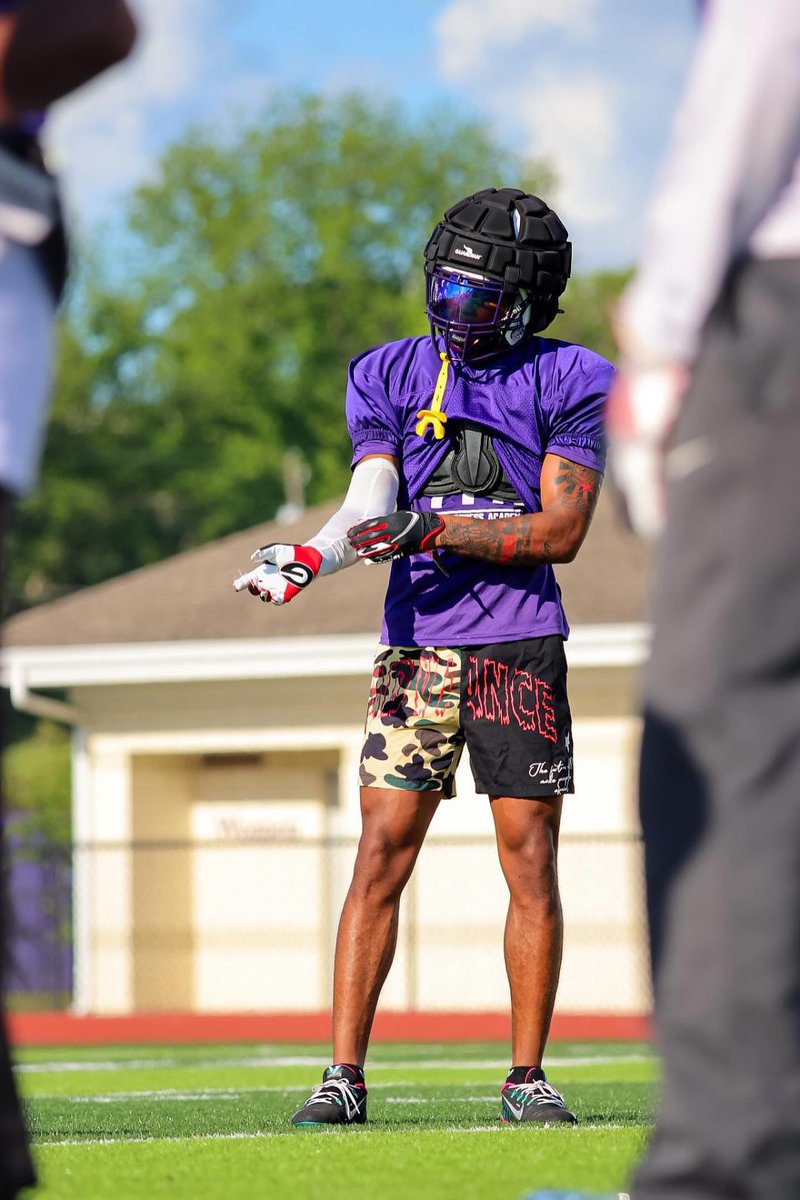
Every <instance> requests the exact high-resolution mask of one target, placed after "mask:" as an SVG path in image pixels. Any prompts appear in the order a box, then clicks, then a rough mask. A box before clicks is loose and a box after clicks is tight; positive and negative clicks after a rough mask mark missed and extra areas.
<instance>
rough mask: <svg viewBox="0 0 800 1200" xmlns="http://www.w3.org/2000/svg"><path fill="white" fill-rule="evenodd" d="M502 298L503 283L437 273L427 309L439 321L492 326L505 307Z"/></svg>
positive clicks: (453, 323) (430, 286)
mask: <svg viewBox="0 0 800 1200" xmlns="http://www.w3.org/2000/svg"><path fill="white" fill-rule="evenodd" d="M502 300H503V285H502V284H501V283H495V282H493V281H492V280H490V279H483V280H481V281H480V283H478V282H475V281H474V280H472V279H470V278H469V277H468V276H465V275H458V274H452V275H444V274H438V273H436V274H434V275H432V276H431V277H430V280H429V290H428V312H429V315H430V316H431V318H432V319H433V320H434V321H436V323H437V324H439V323H441V324H442V325H456V326H458V325H480V326H482V327H483V328H486V327H487V326H493V325H495V324H496V323H497V321H498V319H501V317H502V315H503V314H502V313H501V309H503V308H505V307H506V306H505V305H503V304H502Z"/></svg>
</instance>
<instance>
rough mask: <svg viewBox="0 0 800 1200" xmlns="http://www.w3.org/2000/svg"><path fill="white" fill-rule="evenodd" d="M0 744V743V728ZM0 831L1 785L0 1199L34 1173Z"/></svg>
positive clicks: (5, 500) (1, 530) (1, 505)
mask: <svg viewBox="0 0 800 1200" xmlns="http://www.w3.org/2000/svg"><path fill="white" fill-rule="evenodd" d="M9 514H10V502H9V497H8V494H7V493H6V492H4V491H3V490H2V488H0V586H2V584H3V583H4V582H5V564H4V562H3V543H4V540H5V532H6V528H7V523H8V518H9ZM0 745H2V730H0ZM4 832H5V821H4V811H3V796H2V789H0V1200H10V1197H13V1196H15V1195H16V1194H17V1192H18V1191H19V1190H20V1189H21V1188H23V1187H30V1186H31V1185H32V1184H34V1183H35V1182H36V1176H35V1174H34V1170H33V1163H32V1162H31V1157H30V1153H29V1150H28V1134H27V1130H26V1127H25V1122H24V1119H23V1116H22V1111H21V1109H20V1104H19V1099H18V1097H17V1092H16V1087H15V1084H14V1076H13V1073H12V1070H11V1056H10V1053H9V1045H8V1036H7V1033H6V1026H5V1013H4V1006H3V1003H2V997H3V993H2V973H3V972H4V971H5V969H6V965H7V963H6V959H7V955H8V949H9V946H8V937H9V933H8V930H9V915H8V897H7V896H6V889H5V884H6V870H5V866H6V863H5V844H4Z"/></svg>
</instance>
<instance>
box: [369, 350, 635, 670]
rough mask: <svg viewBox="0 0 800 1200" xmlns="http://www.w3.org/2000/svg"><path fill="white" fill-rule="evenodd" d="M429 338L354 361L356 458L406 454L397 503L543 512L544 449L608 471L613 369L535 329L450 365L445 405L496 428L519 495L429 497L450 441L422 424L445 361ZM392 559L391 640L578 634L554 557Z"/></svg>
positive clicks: (484, 512) (453, 414)
mask: <svg viewBox="0 0 800 1200" xmlns="http://www.w3.org/2000/svg"><path fill="white" fill-rule="evenodd" d="M440 365H441V364H440V360H439V356H438V354H437V353H436V351H435V349H434V347H433V345H432V343H431V340H430V338H428V337H420V338H406V339H404V340H402V341H398V342H390V343H388V344H387V345H385V346H380V347H378V348H377V349H374V350H368V351H366V352H365V353H364V354H362V355H360V356H359V357H358V358H356V359H354V360H353V362H352V363H351V364H350V376H349V382H348V389H347V401H346V410H347V425H348V430H349V432H350V436H351V439H352V442H353V450H354V453H353V460H352V461H353V465H355V463H357V462H358V461H359V460H360V459H362V458H364V457H365V456H366V455H368V454H391V455H394V456H396V457H397V458H398V459H399V461H400V476H401V485H400V495H399V498H398V507H399V508H408V507H410V508H413V509H415V510H417V511H418V512H430V511H431V510H432V509H433V510H434V511H436V510H439V511H444V512H453V513H459V514H464V515H470V516H474V517H476V519H485V520H486V519H492V518H496V517H498V516H508V515H512V516H513V515H515V514H520V513H522V512H541V508H542V506H541V498H540V494H539V480H540V476H541V469H542V463H543V461H544V456H545V455H546V454H551V453H552V454H560V455H562V456H563V457H564V458H566V459H569V460H570V461H572V462H576V463H580V464H581V465H583V466H586V467H589V468H591V469H592V470H594V471H603V470H604V467H605V452H604V442H603V411H604V405H605V398H606V395H607V393H608V388H609V385H610V383H611V378H612V374H613V368H612V366H611V364H610V363H609V362H607V361H606V360H605V359H604V358H601V357H600V355H598V354H595V353H593V352H592V351H591V350H587V349H585V348H584V347H582V346H574V345H570V344H569V343H567V342H558V341H554V340H552V339H548V338H535V339H534V340H533V341H532V342H531V343H528V344H527V345H526V346H524V347H521V348H520V349H519V350H516V351H509V353H508V354H505V355H503V356H502V357H501V358H499V359H498V360H497V361H496V362H495V363H491V364H489V365H486V366H483V367H480V368H479V367H470V366H469V365H464V364H452V365H451V368H450V378H449V381H448V385H447V390H446V393H445V398H444V403H443V406H442V407H443V411H444V412H445V413H446V414H447V417H448V420H449V421H451V422H454V421H457V420H459V419H462V420H470V421H474V422H477V423H478V424H479V425H481V426H483V427H485V428H486V429H487V430H489V431H491V433H492V434H493V439H494V446H495V450H496V453H497V457H498V458H499V460H500V462H501V464H502V466H503V468H504V469H505V472H506V475H507V476H508V478H509V480H510V481H511V483H512V484H513V485H514V488H515V489H516V492H517V494H518V496H519V498H520V503H519V504H514V503H513V502H507V501H497V500H492V499H490V498H488V497H481V496H470V495H454V496H447V497H443V498H442V497H433V498H432V497H429V496H425V495H423V491H424V488H425V484H426V482H427V480H428V479H429V478H430V476H431V473H432V472H433V471H434V469H435V468H436V466H437V465H438V464H439V463H440V462H441V460H442V459H443V458H444V456H445V455H446V453H447V450H448V448H449V442H448V439H447V438H444V439H443V440H441V441H436V440H435V439H434V437H433V435H432V432H431V431H430V429H429V430H428V431H427V432H426V433H425V435H424V436H423V437H420V436H419V435H418V434H417V433H416V424H417V413H418V412H419V410H420V409H421V408H426V407H428V405H429V404H430V401H431V397H432V396H433V391H434V387H435V384H436V378H437V375H438V373H439V367H440ZM439 560H440V562H441V564H442V566H443V567H444V569H445V571H446V572H447V575H446V576H445V575H443V574H442V573H441V571H439V570H438V569H437V567H436V565H435V564H434V562H433V560H432V559H431V556H430V555H427V554H416V555H413V556H412V557H411V558H407V559H402V560H399V561H397V562H394V563H393V564H392V570H391V576H390V579H389V587H388V590H387V594H386V605H385V611H384V623H383V630H382V635H381V636H382V641H383V642H385V643H386V644H387V645H393V646H409V647H410V646H470V645H472V646H474V645H482V644H486V643H489V642H502V641H517V640H520V639H522V638H527V637H544V636H546V635H548V634H560V635H562V636H563V637H566V636H567V634H568V632H569V626H568V624H567V620H566V617H565V615H564V610H563V607H562V605H561V596H560V593H559V590H558V586H557V584H556V580H555V575H554V573H553V569H552V567H551V566H550V565H548V564H545V565H542V566H540V567H533V568H531V567H505V566H499V565H497V564H494V563H488V562H483V561H481V560H479V559H470V558H466V557H463V556H461V555H457V554H448V553H446V552H442V553H441V554H440V556H439Z"/></svg>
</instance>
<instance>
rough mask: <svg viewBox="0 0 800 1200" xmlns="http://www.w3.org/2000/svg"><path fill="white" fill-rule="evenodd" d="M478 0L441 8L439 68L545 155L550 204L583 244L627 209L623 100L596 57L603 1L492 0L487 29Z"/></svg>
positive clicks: (516, 144) (524, 150)
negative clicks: (553, 181)
mask: <svg viewBox="0 0 800 1200" xmlns="http://www.w3.org/2000/svg"><path fill="white" fill-rule="evenodd" d="M481 4H482V0H453V2H452V3H451V4H449V5H448V6H447V7H446V8H445V9H444V10H443V11H442V13H441V14H440V17H439V20H438V22H437V29H436V33H437V45H438V58H439V63H440V66H441V69H442V71H443V73H444V74H445V76H446V78H447V79H448V80H449V81H450V82H451V84H452V85H453V86H454V87H455V88H456V89H462V90H465V91H466V90H467V89H468V90H469V96H470V100H471V102H472V104H473V105H476V106H478V107H479V108H480V109H482V111H483V114H484V116H485V117H486V118H487V119H488V120H489V121H490V122H491V123H492V124H493V126H495V128H496V129H497V131H498V134H499V136H500V137H501V138H502V140H503V141H504V142H505V143H506V144H507V145H509V146H510V147H511V148H512V149H514V150H516V151H517V152H518V153H519V154H521V155H522V156H524V157H542V158H545V159H546V160H547V161H548V163H549V164H550V165H551V166H552V167H553V169H554V171H555V174H556V178H557V181H558V185H557V188H556V190H555V191H554V193H553V196H552V198H553V201H554V203H555V204H556V206H557V207H558V210H559V212H560V213H561V215H562V216H563V217H564V219H565V221H566V223H567V225H568V226H569V227H570V229H573V227H576V228H577V230H578V231H579V237H580V240H581V241H585V240H586V237H587V233H588V232H589V231H591V230H595V231H598V230H599V229H600V228H601V227H602V226H603V225H604V224H607V223H609V222H611V221H612V218H614V216H615V214H616V213H617V212H618V211H619V209H620V206H621V204H620V191H621V184H620V180H621V176H622V171H621V167H620V162H619V159H620V153H619V145H618V129H619V128H620V125H621V120H622V116H621V108H622V101H623V97H622V94H621V87H620V85H618V83H617V82H616V81H615V79H614V78H613V77H612V76H611V73H610V72H609V73H608V74H604V73H602V69H601V68H598V67H597V66H596V65H592V64H591V60H592V59H593V58H594V59H595V62H596V61H597V56H596V55H594V54H593V53H592V51H593V48H594V47H595V45H596V43H597V41H598V40H599V37H600V29H599V23H598V22H597V21H596V19H595V18H596V17H597V16H598V0H493V5H492V22H491V25H490V26H489V27H488V28H487V25H486V22H485V20H483V19H482V18H481V16H480V12H481V7H480V6H481ZM578 51H580V53H578ZM587 58H588V61H587ZM599 61H600V62H602V61H603V59H602V56H600V57H599ZM501 63H505V67H504V69H502V70H500V69H498V64H501ZM476 79H483V80H485V81H486V83H485V85H482V86H475V83H474V81H475V80H476Z"/></svg>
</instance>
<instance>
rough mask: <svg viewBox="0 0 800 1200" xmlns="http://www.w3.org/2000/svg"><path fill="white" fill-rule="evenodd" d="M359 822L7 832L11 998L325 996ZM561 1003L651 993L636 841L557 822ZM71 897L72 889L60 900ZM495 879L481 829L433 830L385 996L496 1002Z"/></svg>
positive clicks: (467, 1004)
mask: <svg viewBox="0 0 800 1200" xmlns="http://www.w3.org/2000/svg"><path fill="white" fill-rule="evenodd" d="M356 845H357V840H356V839H355V838H341V837H338V838H335V837H304V836H287V837H282V836H281V835H280V833H279V832H278V833H276V835H275V836H270V837H259V838H254V837H247V838H243V839H242V838H239V839H237V838H235V837H231V838H220V839H216V840H196V839H195V840H165V841H132V842H108V843H93V844H83V845H75V846H73V847H71V848H69V847H67V848H64V847H57V846H48V845H43V844H42V843H17V844H16V845H15V846H13V847H12V855H11V865H10V871H9V884H10V893H11V902H12V903H11V909H12V953H11V969H10V974H9V976H8V992H9V1001H10V1005H11V1006H12V1007H16V1008H60V1007H69V1006H70V1005H71V1004H73V1003H77V1005H78V1007H79V1008H80V1009H81V1010H82V1011H89V1012H109V1011H117V1012H120V1011H140V1012H144V1011H206V1012H210V1011H227V1012H235V1011H314V1010H319V1009H324V1008H327V1007H328V1006H329V1004H330V989H331V973H332V967H333V954H334V947H335V938H336V927H337V923H338V918H339V913H340V911H341V906H342V903H343V900H344V897H345V894H346V891H347V887H348V885H349V880H350V875H351V871H352V863H353V859H354V857H355V851H356ZM559 861H560V876H561V890H562V901H563V905H564V916H565V926H566V936H565V952H564V963H563V970H562V977H561V986H560V990H559V1000H558V1006H559V1008H560V1009H561V1011H564V1012H618V1013H637V1014H638V1013H642V1012H645V1011H648V1010H649V1007H650V990H649V970H648V960H647V951H646V939H645V909H644V895H643V881H642V856H641V845H640V841H639V839H638V837H637V836H635V835H633V834H624V833H619V834H612V833H608V834H602V835H600V834H576V833H572V834H568V833H565V834H563V835H562V840H561V846H560V851H559ZM73 896H74V897H75V898H76V903H75V908H74V911H73V902H72V901H73ZM507 904H508V893H507V889H506V886H505V883H504V881H503V878H502V875H501V873H500V867H499V864H498V861H497V852H496V848H495V843H494V839H493V838H492V837H490V836H461V837H453V836H433V835H429V837H428V840H427V841H426V843H425V846H424V847H423V850H422V852H421V854H420V858H419V861H418V864H417V867H416V870H415V872H414V875H413V876H412V879H411V882H410V883H409V885H408V887H407V889H406V892H405V895H404V898H403V903H402V906H401V920H400V929H399V937H398V948H397V955H396V959H395V964H394V967H393V969H392V972H391V973H390V976H389V979H388V981H387V984H386V986H385V988H384V993H383V997H382V1004H383V1005H384V1006H385V1007H387V1008H391V1009H398V1010H455V1011H458V1010H476V1011H477V1010H492V1009H505V1008H506V1007H507V1004H508V991H507V983H506V978H505V971H504V965H503V949H502V940H503V925H504V922H505V915H506V909H507Z"/></svg>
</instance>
